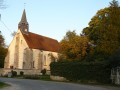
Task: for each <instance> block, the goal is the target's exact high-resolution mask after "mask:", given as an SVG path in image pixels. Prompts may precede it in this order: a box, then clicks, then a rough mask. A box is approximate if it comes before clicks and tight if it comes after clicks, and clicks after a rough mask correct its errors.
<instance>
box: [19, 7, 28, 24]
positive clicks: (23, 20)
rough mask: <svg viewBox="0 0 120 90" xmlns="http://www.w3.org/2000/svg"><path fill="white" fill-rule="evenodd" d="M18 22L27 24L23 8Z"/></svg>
mask: <svg viewBox="0 0 120 90" xmlns="http://www.w3.org/2000/svg"><path fill="white" fill-rule="evenodd" d="M20 23H25V24H28V22H27V19H26V12H25V9H24V11H23V14H22V18H21V21H20Z"/></svg>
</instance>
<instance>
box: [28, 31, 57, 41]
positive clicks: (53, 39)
mask: <svg viewBox="0 0 120 90" xmlns="http://www.w3.org/2000/svg"><path fill="white" fill-rule="evenodd" d="M29 33H32V34H35V35H38V36H42V37H45V38H49V39H52V40H55V41H57V42H58V40H56V39H54V38H50V37H47V36H43V35H40V34H37V33H33V32H29Z"/></svg>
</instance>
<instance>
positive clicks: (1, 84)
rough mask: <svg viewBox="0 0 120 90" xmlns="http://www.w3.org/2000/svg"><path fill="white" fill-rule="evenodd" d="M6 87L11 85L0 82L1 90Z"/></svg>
mask: <svg viewBox="0 0 120 90" xmlns="http://www.w3.org/2000/svg"><path fill="white" fill-rule="evenodd" d="M6 86H9V85H8V84H6V83H3V82H0V88H3V87H6Z"/></svg>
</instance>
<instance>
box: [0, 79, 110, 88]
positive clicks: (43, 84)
mask: <svg viewBox="0 0 120 90" xmlns="http://www.w3.org/2000/svg"><path fill="white" fill-rule="evenodd" d="M0 81H2V82H5V83H8V84H10V85H11V86H8V87H5V88H3V89H0V90H108V89H105V88H101V87H95V86H89V85H80V84H72V83H64V82H51V81H41V80H28V79H13V78H0Z"/></svg>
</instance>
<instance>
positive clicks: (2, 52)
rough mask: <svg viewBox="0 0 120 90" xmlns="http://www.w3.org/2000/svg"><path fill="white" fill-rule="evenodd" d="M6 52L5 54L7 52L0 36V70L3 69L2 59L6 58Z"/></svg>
mask: <svg viewBox="0 0 120 90" xmlns="http://www.w3.org/2000/svg"><path fill="white" fill-rule="evenodd" d="M6 52H7V50H6V48H5V43H4V38H3V36H2V35H1V34H0V68H3V67H4V59H5V56H6Z"/></svg>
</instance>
